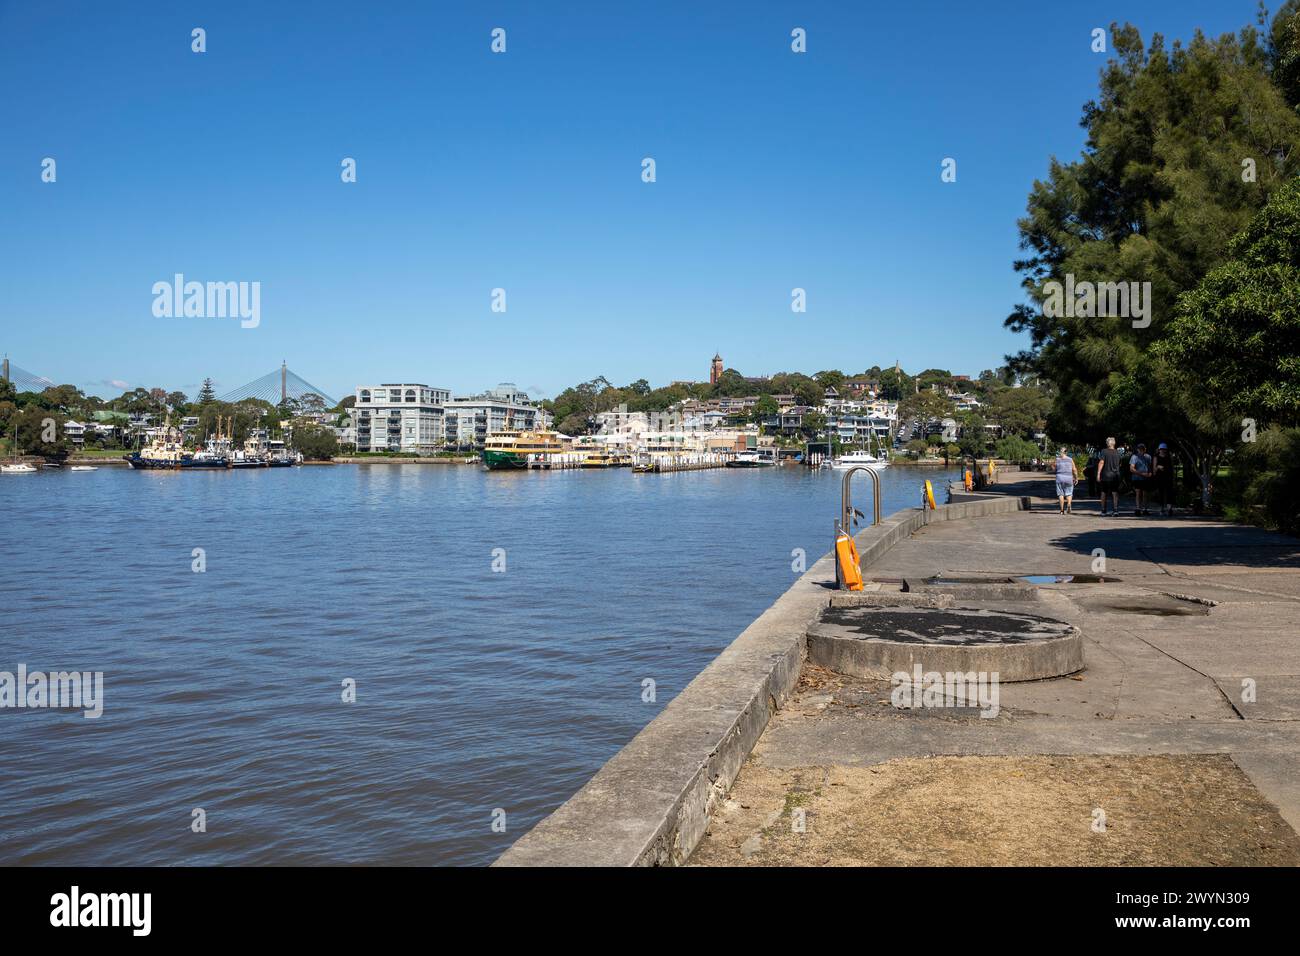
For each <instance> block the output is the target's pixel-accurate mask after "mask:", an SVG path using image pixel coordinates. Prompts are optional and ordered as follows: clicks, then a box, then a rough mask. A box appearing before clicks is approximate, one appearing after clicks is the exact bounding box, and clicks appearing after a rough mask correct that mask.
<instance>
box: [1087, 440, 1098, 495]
mask: <svg viewBox="0 0 1300 956" xmlns="http://www.w3.org/2000/svg"><path fill="white" fill-rule="evenodd" d="M1099 461H1101V457H1100V456H1099V455H1098V454H1097V449H1096V448H1089V449H1088V463H1087V464H1086V465H1084V466H1083V473H1084V475H1085V476H1086V477H1087V479H1088V497H1089V498H1096V497H1097V462H1099Z"/></svg>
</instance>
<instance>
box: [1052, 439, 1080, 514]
mask: <svg viewBox="0 0 1300 956" xmlns="http://www.w3.org/2000/svg"><path fill="white" fill-rule="evenodd" d="M1078 480H1079V469H1078V467H1076V466H1075V464H1074V459H1073V458H1071V457H1070V456H1069V454H1067V453H1066V451H1065V449H1064V448H1061V449H1060V450H1059V451H1058V452H1057V453H1056V498H1057V501H1058V502H1059V503H1060V506H1061V514H1063V515H1068V514H1072V513H1073V512H1072V511H1071V506H1072V505H1073V504H1074V483H1075V482H1076V481H1078Z"/></svg>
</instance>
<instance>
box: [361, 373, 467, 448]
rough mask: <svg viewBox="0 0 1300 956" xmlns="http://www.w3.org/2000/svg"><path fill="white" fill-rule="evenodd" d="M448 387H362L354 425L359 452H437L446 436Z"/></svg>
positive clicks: (401, 385)
mask: <svg viewBox="0 0 1300 956" xmlns="http://www.w3.org/2000/svg"><path fill="white" fill-rule="evenodd" d="M450 398H451V393H450V392H449V391H447V390H446V389H445V388H432V387H430V386H428V385H421V384H415V383H412V384H384V385H358V386H357V390H356V406H355V407H354V408H353V409H352V423H353V427H354V428H355V430H356V442H357V451H403V452H414V453H416V454H422V453H429V452H433V451H436V450H437V449H438V448H440V447H441V446H442V443H443V440H444V438H445V436H446V430H445V425H444V421H443V419H444V416H445V410H444V406H445V405H446V404H447V403H448V401H449V399H450Z"/></svg>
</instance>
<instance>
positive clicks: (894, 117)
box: [0, 0, 1276, 397]
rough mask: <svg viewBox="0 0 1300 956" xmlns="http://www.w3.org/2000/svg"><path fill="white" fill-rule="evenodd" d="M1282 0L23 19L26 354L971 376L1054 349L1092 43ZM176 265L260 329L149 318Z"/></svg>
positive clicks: (132, 373) (187, 371) (18, 325)
mask: <svg viewBox="0 0 1300 956" xmlns="http://www.w3.org/2000/svg"><path fill="white" fill-rule="evenodd" d="M1274 6H1276V4H1274ZM128 11H129V12H128ZM1254 14H1255V3H1254V0H1213V2H1211V0H1147V2H1142V0H1128V2H1124V3H1115V2H1105V3H1085V2H1061V0H1054V2H1052V3H1042V2H1029V0H1025V2H988V3H980V4H970V3H957V2H952V3H929V4H924V5H921V4H899V3H889V4H883V3H868V2H861V3H849V2H844V3H809V2H799V3H794V2H789V3H777V2H744V3H727V2H717V3H707V4H705V3H688V2H655V3H622V2H595V0H593V2H570V3H558V2H557V3H544V4H543V3H537V2H534V0H527V2H515V3H490V2H486V3H480V2H474V3H470V2H463V3H400V2H392V3H382V4H366V3H351V2H349V3H334V2H328V0H326V2H319V3H314V4H311V5H307V4H302V5H298V6H297V7H296V8H294V6H293V5H290V4H267V3H241V2H221V3H215V2H214V3H185V2H171V3H131V4H128V5H117V4H105V3H100V2H88V3H59V2H51V3H40V4H36V3H26V2H23V3H17V2H5V0H0V88H2V89H4V90H5V95H4V96H3V97H2V98H0V225H2V226H3V228H2V229H0V289H2V290H3V298H2V299H0V310H2V312H0V315H2V318H0V351H3V352H5V353H7V354H8V355H9V356H10V357H11V359H12V360H13V361H14V362H15V363H16V364H17V365H19V366H21V367H23V368H25V369H27V370H29V371H31V372H34V373H37V374H41V375H45V376H48V377H50V378H53V379H55V380H56V381H58V382H73V383H75V384H77V385H80V386H82V387H84V388H86V389H87V390H88V391H92V392H95V393H97V394H100V395H104V396H109V395H113V394H117V391H118V389H116V388H115V387H114V386H112V385H110V384H108V383H110V382H114V381H116V382H121V383H128V384H130V385H132V386H136V385H145V386H154V385H162V386H164V387H166V388H169V389H174V388H180V389H184V390H186V391H189V392H191V393H192V392H193V391H194V389H195V387H196V384H197V383H198V382H200V381H201V380H202V379H203V377H204V376H211V377H212V378H213V379H214V380H215V381H216V382H218V383H219V390H224V389H231V388H235V387H237V386H239V385H242V384H243V383H245V382H247V381H249V380H251V379H254V378H256V377H258V376H260V375H262V374H263V373H265V372H267V371H270V370H271V369H273V368H275V367H278V365H279V363H280V360H281V359H282V358H285V359H287V360H288V362H289V367H290V368H291V369H293V370H294V371H295V372H297V373H298V374H299V375H301V376H303V377H304V378H306V379H308V380H309V381H311V382H314V383H315V384H316V385H318V386H320V387H321V388H322V389H324V390H326V391H328V392H330V393H331V394H333V395H334V396H335V397H341V396H342V395H344V394H347V393H350V392H351V391H352V389H353V388H354V387H355V386H356V385H357V384H358V383H361V382H379V381H384V382H388V381H421V382H425V383H428V384H432V385H437V386H443V387H447V388H450V389H452V390H453V391H455V392H458V393H459V392H467V391H478V390H481V389H483V388H485V387H489V386H492V385H494V384H496V383H497V382H499V381H514V382H516V383H517V384H519V385H520V386H523V387H525V388H528V389H531V390H534V391H535V392H540V393H541V394H542V395H544V396H552V395H554V394H555V393H556V392H558V391H559V390H561V389H562V388H564V387H566V386H567V385H570V384H573V383H575V382H577V381H580V380H583V379H587V378H591V377H593V376H595V375H598V374H603V375H605V376H607V377H608V378H610V379H611V380H612V381H614V382H615V383H617V384H623V383H626V382H629V381H632V380H634V379H636V378H641V377H644V378H647V379H649V380H650V382H651V383H652V384H654V385H660V384H666V383H667V382H668V381H670V380H673V379H683V378H689V379H700V378H704V377H706V376H707V371H708V362H709V359H710V358H711V357H712V355H713V353H714V351H715V350H720V351H721V353H722V355H723V357H724V358H725V360H726V363H727V365H728V366H732V367H735V368H738V369H740V370H741V371H743V372H744V373H746V374H766V373H771V372H776V371H781V370H799V371H806V372H816V371H818V370H820V369H824V368H840V369H843V370H844V371H846V372H857V371H861V370H862V369H864V368H866V367H869V366H871V365H873V364H880V365H887V364H891V363H892V362H893V361H894V360H895V359H899V360H900V361H901V362H902V363H903V366H904V367H905V368H907V369H910V370H913V371H915V370H918V369H921V368H927V367H943V368H950V369H952V370H953V371H955V372H966V373H978V372H979V371H980V370H981V369H983V368H991V367H994V366H996V365H999V364H1001V360H1002V357H1003V356H1004V355H1005V354H1006V353H1007V352H1010V351H1015V350H1017V349H1018V348H1020V347H1021V346H1022V344H1023V342H1022V341H1021V340H1020V339H1019V338H1018V337H1016V336H1012V335H1010V334H1009V333H1007V332H1005V331H1004V330H1003V329H1002V328H1001V323H1002V320H1003V318H1005V316H1006V315H1007V313H1008V312H1009V311H1010V309H1011V307H1012V305H1013V304H1015V303H1016V302H1017V301H1019V296H1020V290H1019V287H1018V279H1017V276H1016V274H1015V273H1014V272H1012V270H1011V262H1012V261H1013V259H1014V258H1015V257H1016V256H1017V255H1018V250H1017V242H1016V240H1017V235H1016V226H1015V223H1016V219H1017V217H1018V216H1020V215H1021V214H1022V212H1023V210H1024V206H1025V198H1026V196H1027V194H1028V191H1029V189H1030V186H1031V184H1032V182H1033V180H1034V178H1035V177H1041V176H1042V175H1044V173H1045V171H1046V168H1047V162H1048V158H1049V156H1051V155H1053V154H1056V155H1059V156H1061V157H1063V158H1071V157H1073V156H1075V155H1076V154H1077V153H1078V151H1079V149H1080V148H1081V146H1082V136H1083V134H1082V130H1080V128H1079V126H1078V119H1079V113H1080V107H1081V106H1082V104H1083V103H1084V102H1085V101H1086V100H1088V99H1089V98H1091V97H1092V96H1093V94H1094V92H1095V89H1096V80H1097V73H1098V70H1099V69H1100V68H1101V66H1102V65H1103V62H1104V57H1102V56H1100V55H1098V54H1094V53H1093V52H1091V50H1090V42H1091V36H1090V33H1091V30H1092V28H1094V27H1096V26H1108V25H1109V24H1110V23H1111V22H1112V21H1119V22H1124V21H1126V20H1127V21H1130V22H1132V23H1134V24H1136V25H1137V26H1138V27H1139V28H1140V29H1141V30H1142V32H1143V36H1144V37H1146V38H1149V36H1150V34H1151V33H1152V32H1156V31H1158V32H1161V33H1163V34H1165V36H1166V38H1167V40H1172V39H1173V38H1176V37H1184V38H1185V37H1189V36H1190V35H1191V33H1192V31H1193V29H1194V28H1196V27H1197V26H1199V27H1202V28H1203V29H1204V30H1205V31H1206V32H1208V33H1211V34H1219V33H1223V32H1228V31H1235V30H1237V29H1239V28H1240V27H1242V26H1244V25H1246V24H1248V23H1252V22H1253V21H1254ZM194 27H203V28H204V29H205V30H206V31H207V52H205V53H202V54H196V53H193V52H192V51H191V49H190V44H191V39H190V31H191V29H192V28H194ZM494 27H502V28H504V29H505V30H506V31H507V33H506V38H507V51H506V53H505V54H493V53H492V52H491V51H490V49H489V44H490V40H491V37H490V32H491V30H492V29H493V28H494ZM794 27H803V28H804V29H806V31H807V37H808V52H807V53H806V54H802V55H796V54H794V53H792V52H791V50H790V31H791V30H792V29H793V28H794ZM646 156H650V157H653V158H654V159H655V162H656V166H657V182H655V183H653V184H647V183H643V182H642V181H641V160H642V158H643V157H646ZM45 157H53V158H55V160H56V162H57V176H58V179H57V182H55V183H43V182H41V177H40V174H41V162H42V160H43V158H45ZM344 157H353V158H355V159H356V162H357V179H358V181H357V182H356V183H352V184H344V183H342V182H341V181H340V163H341V161H342V159H343V158H344ZM945 157H953V158H955V159H956V160H957V181H956V182H955V183H943V182H941V180H940V163H941V161H942V160H943V159H944V158H945ZM177 272H181V273H184V274H185V276H186V278H187V279H195V280H199V281H209V280H211V281H249V282H252V281H257V282H260V283H261V287H262V290H261V323H260V325H259V326H258V327H257V328H255V329H243V328H240V324H239V322H238V321H237V320H230V319H216V318H194V317H191V318H157V317H155V316H154V315H153V312H152V305H153V296H152V293H151V288H152V286H153V283H155V282H158V281H169V280H170V279H171V277H172V276H173V274H174V273H177ZM498 287H499V288H504V289H505V290H506V302H507V311H506V312H505V313H494V312H492V311H491V309H490V304H491V290H492V289H493V288H498ZM794 287H802V288H804V289H806V290H807V300H808V310H807V312H806V313H803V314H795V313H792V312H791V310H790V290H791V289H792V288H794Z"/></svg>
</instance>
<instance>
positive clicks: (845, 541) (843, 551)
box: [835, 531, 862, 591]
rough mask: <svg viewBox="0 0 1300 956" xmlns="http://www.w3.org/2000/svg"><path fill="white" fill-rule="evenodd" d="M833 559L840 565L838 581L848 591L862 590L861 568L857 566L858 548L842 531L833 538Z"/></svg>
mask: <svg viewBox="0 0 1300 956" xmlns="http://www.w3.org/2000/svg"><path fill="white" fill-rule="evenodd" d="M835 558H836V560H837V561H839V563H840V580H841V581H843V582H844V586H845V587H846V588H848V589H849V590H850V591H861V590H862V568H861V567H860V566H859V565H858V546H857V545H856V544H854V543H853V538H851V537H850V536H849V535H847V534H845V533H844V532H843V531H841V532H840V533H839V535H838V536H837V537H836V538H835Z"/></svg>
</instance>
